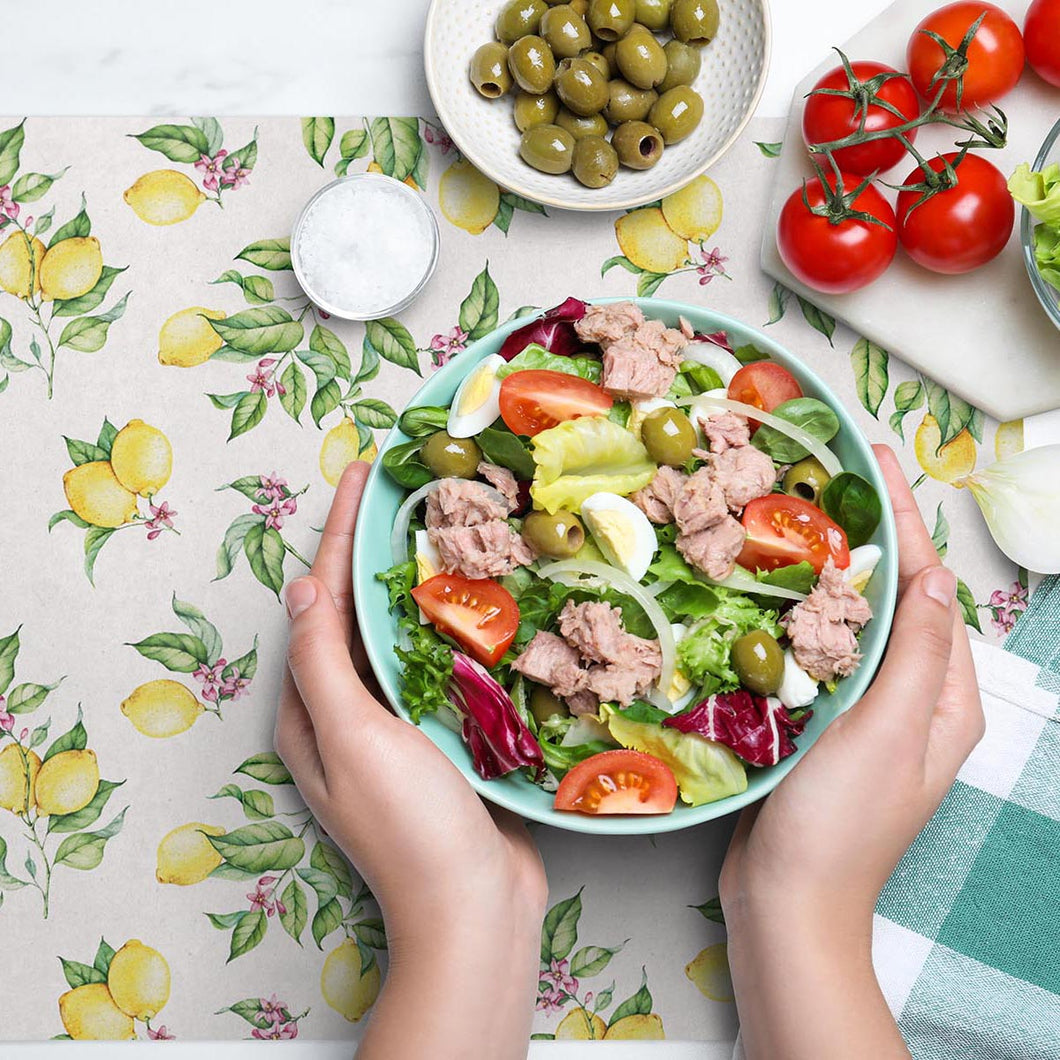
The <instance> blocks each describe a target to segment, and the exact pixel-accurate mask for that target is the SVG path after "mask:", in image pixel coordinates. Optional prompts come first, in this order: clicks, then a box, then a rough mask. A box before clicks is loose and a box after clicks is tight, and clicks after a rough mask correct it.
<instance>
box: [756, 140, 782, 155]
mask: <svg viewBox="0 0 1060 1060" xmlns="http://www.w3.org/2000/svg"><path fill="white" fill-rule="evenodd" d="M755 147H757V148H758V150H759V151H761V152H762V154H763V155H765V157H766V158H779V157H780V152H781V151H782V150H783V149H784V142H783V141H782V140H781V141H777V142H774V143H763V142H762V141H761V140H755Z"/></svg>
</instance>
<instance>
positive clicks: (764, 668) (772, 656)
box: [731, 629, 784, 696]
mask: <svg viewBox="0 0 1060 1060" xmlns="http://www.w3.org/2000/svg"><path fill="white" fill-rule="evenodd" d="M731 660H732V668H733V669H734V670H735V671H736V675H737V676H738V677H739V678H740V684H742V685H743V686H744V688H746V689H747V690H748V691H749V692H753V693H754V694H755V695H756V696H771V695H773V693H774V692H776V690H777V689H778V688H780V683H781V681H783V680H784V650H783V649H782V648H781V646H780V645H779V644H778V643H777V639H776V637H771V636H770V635H769V634H768V633H767V632H766V631H765V630H764V629H756V630H754V631H753V632H751V633H745V634H744V635H743V636H742V637H740V638H738V639H737V640H736V642H735V643H734V644H733V646H732V656H731Z"/></svg>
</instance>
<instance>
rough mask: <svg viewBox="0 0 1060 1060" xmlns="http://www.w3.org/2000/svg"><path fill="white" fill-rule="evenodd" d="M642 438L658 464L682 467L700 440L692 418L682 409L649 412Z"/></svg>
mask: <svg viewBox="0 0 1060 1060" xmlns="http://www.w3.org/2000/svg"><path fill="white" fill-rule="evenodd" d="M640 440H641V441H642V442H643V443H644V448H645V449H647V450H648V456H650V457H651V458H652V460H654V461H655V463H657V464H669V466H670V467H683V466H684V465H685V464H687V463H688V461H689V460H690V459H691V457H692V450H693V449H695V447H696V446H697V445H698V444H699V440H698V439H697V438H696V429H695V427H693V426H692V421H691V420H690V419H689V418H688V417H687V416H686V415H685V414H684V413H683V412H682V411H681V410H680V409H656V410H655V411H654V412H649V413H648V415H647V416H646V417H645V418H644V422H643V423H642V424H641V427H640Z"/></svg>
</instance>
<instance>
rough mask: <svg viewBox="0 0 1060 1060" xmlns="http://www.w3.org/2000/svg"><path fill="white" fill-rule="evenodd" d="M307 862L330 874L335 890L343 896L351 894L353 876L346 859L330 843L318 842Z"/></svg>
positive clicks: (346, 896) (347, 896)
mask: <svg viewBox="0 0 1060 1060" xmlns="http://www.w3.org/2000/svg"><path fill="white" fill-rule="evenodd" d="M309 864H310V865H311V866H312V867H313V868H314V869H317V870H319V871H320V872H326V873H328V874H330V875H331V876H332V877H333V878H334V880H335V885H336V892H337V893H338V894H340V895H342V897H343V898H349V897H350V896H351V895H352V894H353V876H352V875H351V874H350V866H349V864H348V863H347V861H346V859H345V858H344V857H343V856H342V854H340V853H339V851H338V850H337V849H336V848H335V847H333V846H332V845H331V844H330V843H325V842H318V843H317V844H316V845H315V846H314V847H313V852H312V854H310V855H309Z"/></svg>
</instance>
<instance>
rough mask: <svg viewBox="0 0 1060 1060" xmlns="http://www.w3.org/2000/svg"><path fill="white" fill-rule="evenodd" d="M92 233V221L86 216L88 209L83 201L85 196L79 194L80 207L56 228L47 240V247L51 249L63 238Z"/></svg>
mask: <svg viewBox="0 0 1060 1060" xmlns="http://www.w3.org/2000/svg"><path fill="white" fill-rule="evenodd" d="M91 234H92V222H91V221H90V220H89V217H88V209H87V206H86V203H85V196H84V193H83V192H82V194H81V209H80V211H79V212H78V213H77V215H76V216H75V217H73V218H72V219H71V220H69V221H67V222H66V224H64V225H62V226H60V227H59V228H57V229H56V230H55V231H54V232H53V233H52V237H51V240H50V241H49V242H48V248H49V249H51V248H52V247H54V246H55V244H56V243H61V242H62V241H63V240H64V239H73V238H74V237H77V236H88V235H91Z"/></svg>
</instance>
